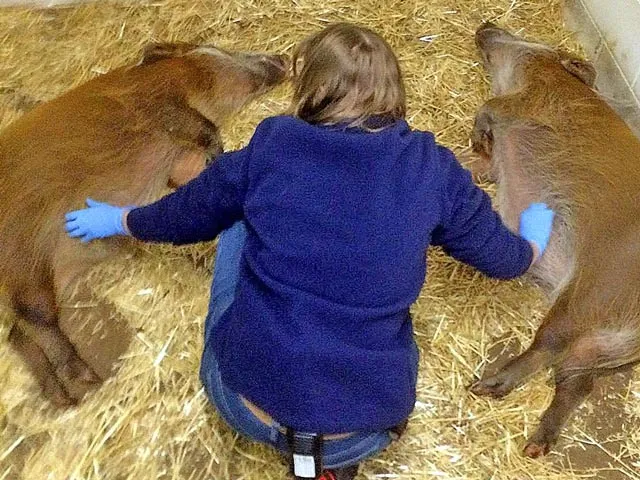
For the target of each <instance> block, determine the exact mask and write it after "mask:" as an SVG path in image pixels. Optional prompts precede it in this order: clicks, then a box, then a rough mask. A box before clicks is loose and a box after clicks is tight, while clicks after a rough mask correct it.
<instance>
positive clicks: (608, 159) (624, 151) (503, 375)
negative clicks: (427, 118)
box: [472, 24, 640, 457]
mask: <svg viewBox="0 0 640 480" xmlns="http://www.w3.org/2000/svg"><path fill="white" fill-rule="evenodd" d="M476 43H477V45H478V47H479V49H480V52H481V54H482V58H483V60H484V64H485V66H486V68H487V70H488V71H489V73H490V74H491V76H492V90H493V94H494V95H495V98H492V99H491V100H489V101H488V102H487V103H485V104H484V105H483V106H482V108H481V109H480V111H479V112H478V114H477V117H476V121H475V127H474V130H473V134H472V142H473V147H474V150H475V151H476V152H478V153H479V154H480V155H481V156H483V157H484V158H485V160H488V161H489V164H490V172H489V173H490V175H491V176H492V177H493V180H495V181H496V182H497V187H498V195H497V197H498V204H499V207H498V208H499V211H500V214H501V216H502V217H503V219H504V220H505V222H506V223H507V224H508V225H509V227H510V228H512V229H513V230H514V231H515V230H517V228H518V219H519V216H520V212H522V210H523V209H524V208H525V207H526V206H527V205H528V204H529V203H531V202H546V203H547V204H548V205H550V206H551V208H553V210H555V212H556V214H557V216H556V219H555V221H554V227H553V232H552V236H551V240H550V243H549V246H548V249H547V250H546V252H545V254H544V256H543V257H542V258H541V260H540V261H539V262H538V263H537V264H536V265H535V266H534V267H533V269H532V271H531V273H532V275H533V277H534V279H536V280H537V281H538V282H539V284H540V285H541V286H542V288H543V289H544V290H545V291H546V293H547V294H548V296H549V298H550V300H551V303H552V306H551V308H550V310H549V312H548V313H547V315H546V317H545V318H544V320H543V322H542V325H541V326H540V328H539V329H538V331H537V333H536V335H535V338H534V340H533V343H532V344H531V346H530V347H529V348H528V350H526V351H525V352H524V353H523V354H521V355H520V356H518V357H516V358H514V359H513V360H511V361H509V362H508V363H507V364H506V366H504V367H503V368H502V369H500V370H499V371H498V372H497V373H496V374H495V375H492V376H487V377H484V378H482V379H481V380H480V381H479V382H477V383H476V384H475V385H474V386H473V387H472V391H473V392H474V393H476V394H478V395H491V396H494V397H502V396H504V395H506V394H508V393H509V392H510V391H511V390H513V389H514V388H515V387H516V386H518V385H519V384H520V383H522V382H523V381H524V380H525V379H526V378H527V377H529V376H530V375H532V374H533V373H534V372H536V371H538V370H540V369H543V368H549V367H552V368H553V371H554V374H555V384H556V385H555V396H554V399H553V401H552V403H551V405H550V406H549V408H548V409H547V410H546V411H545V413H544V415H543V416H542V418H541V421H540V425H539V427H538V430H537V431H536V432H535V433H534V434H533V435H532V436H531V438H529V440H528V443H527V445H526V446H525V449H524V453H525V455H527V456H529V457H538V456H540V455H544V454H546V453H548V452H549V449H550V448H551V446H553V445H554V443H555V442H556V441H557V439H558V436H559V433H560V431H561V429H562V427H563V425H564V423H565V422H566V421H567V419H568V418H569V416H570V415H571V413H572V412H573V411H574V410H575V409H576V408H577V407H578V406H579V405H580V404H581V402H582V401H583V400H584V399H585V398H586V397H587V396H588V395H589V393H590V392H591V391H592V389H593V387H594V379H595V378H596V377H598V376H602V375H608V374H611V373H613V372H616V371H619V370H620V369H628V368H631V367H632V366H633V365H634V364H635V363H636V362H638V361H639V360H640V290H639V286H640V222H639V221H638V218H639V217H638V208H639V205H640V163H639V160H640V142H639V141H638V139H637V138H636V137H635V136H634V135H633V134H632V132H631V131H630V129H629V128H628V127H627V125H626V124H625V123H624V122H623V121H622V120H621V119H620V118H619V117H618V115H617V114H616V113H615V112H614V111H613V110H612V109H611V108H610V107H609V106H608V105H607V103H605V101H603V99H602V98H601V97H600V96H599V95H598V94H597V93H596V92H595V91H594V89H593V84H594V80H595V72H594V70H593V68H592V67H591V65H589V64H588V63H586V62H585V61H583V60H581V59H578V58H575V57H573V56H570V55H567V54H564V53H559V52H556V51H554V50H553V49H551V48H549V47H547V46H544V45H541V44H538V43H533V42H529V41H527V40H524V39H523V38H520V37H517V36H515V35H511V34H510V33H507V32H506V31H504V30H502V29H500V28H498V27H496V26H495V25H493V24H485V25H483V26H482V27H480V28H479V30H478V31H477V32H476Z"/></svg>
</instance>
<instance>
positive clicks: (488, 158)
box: [469, 97, 518, 181]
mask: <svg viewBox="0 0 640 480" xmlns="http://www.w3.org/2000/svg"><path fill="white" fill-rule="evenodd" d="M517 101H518V100H517V98H515V97H513V98H512V97H500V98H492V99H491V100H489V101H487V102H486V103H485V104H484V105H483V106H482V107H480V109H479V110H478V113H477V114H476V118H475V121H474V125H473V130H472V131H471V147H472V150H473V151H474V152H475V153H476V154H477V155H478V157H479V159H478V160H476V161H474V162H473V163H471V164H470V165H469V167H470V169H471V172H472V173H473V176H474V178H476V179H483V178H487V179H488V180H490V181H496V178H495V172H493V171H492V170H493V161H492V160H493V159H494V155H493V149H494V143H495V135H494V129H495V128H496V126H498V125H499V123H500V122H501V121H504V120H508V119H510V118H512V117H513V115H515V113H516V112H515V107H516V106H517Z"/></svg>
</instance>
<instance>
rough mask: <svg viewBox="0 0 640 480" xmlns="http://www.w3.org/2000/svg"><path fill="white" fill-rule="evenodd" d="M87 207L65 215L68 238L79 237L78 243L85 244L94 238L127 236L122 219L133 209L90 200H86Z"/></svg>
mask: <svg viewBox="0 0 640 480" xmlns="http://www.w3.org/2000/svg"><path fill="white" fill-rule="evenodd" d="M87 206H88V207H89V208H85V209H83V210H75V211H73V212H69V213H67V214H66V215H65V219H66V223H65V230H66V231H67V233H68V234H69V236H70V237H72V238H77V237H80V241H81V242H82V243H86V242H90V241H91V240H95V239H96V238H105V237H111V236H113V235H129V233H128V232H127V230H126V228H125V226H124V223H123V219H124V215H125V213H126V212H128V211H129V210H131V209H132V208H134V207H116V206H114V205H109V204H108V203H102V202H96V201H95V200H93V199H91V198H87Z"/></svg>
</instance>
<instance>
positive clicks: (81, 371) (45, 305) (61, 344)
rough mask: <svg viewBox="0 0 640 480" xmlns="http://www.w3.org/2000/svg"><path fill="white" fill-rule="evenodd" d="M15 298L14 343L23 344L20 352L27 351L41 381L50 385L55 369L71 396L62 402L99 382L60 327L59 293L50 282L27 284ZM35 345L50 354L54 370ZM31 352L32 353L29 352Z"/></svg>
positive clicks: (72, 401) (49, 360)
mask: <svg viewBox="0 0 640 480" xmlns="http://www.w3.org/2000/svg"><path fill="white" fill-rule="evenodd" d="M12 300H13V307H14V310H15V311H16V313H17V314H18V317H19V318H18V319H17V320H16V327H17V329H16V331H15V333H14V339H15V342H14V344H16V345H19V346H20V348H19V351H21V352H23V358H25V360H27V362H30V365H31V367H32V368H31V369H32V370H33V371H34V372H35V373H36V375H38V373H40V375H39V377H40V378H39V380H40V383H41V384H42V385H49V384H50V383H51V382H50V381H49V380H47V379H46V378H48V376H49V375H50V374H51V372H54V373H55V376H56V378H57V380H58V382H59V383H60V384H61V385H63V386H64V390H65V392H66V395H67V397H68V398H69V399H70V400H69V401H61V402H60V403H61V404H62V405H64V404H68V403H75V402H77V401H78V400H80V399H81V398H82V397H83V396H84V394H85V393H86V391H87V390H88V389H89V388H91V387H92V386H94V385H95V383H96V382H97V381H98V378H97V377H96V375H95V374H94V373H93V371H92V370H91V369H90V368H89V367H88V366H87V365H86V364H85V363H84V362H83V361H82V360H81V359H80V357H78V355H77V354H76V352H75V349H74V348H73V345H72V344H71V343H70V342H69V339H68V338H67V337H66V336H65V335H64V333H63V332H62V331H61V330H60V328H59V325H58V309H57V304H56V301H55V295H54V293H53V291H52V289H51V288H50V287H49V284H48V283H45V284H44V285H39V286H24V287H23V288H21V289H20V290H19V291H17V292H16V293H14V295H13V298H12ZM28 342H33V343H34V344H35V346H32V347H27V346H26V345H27V344H28ZM35 347H37V348H38V349H39V350H40V351H41V352H42V354H43V355H44V357H46V359H47V361H48V362H49V364H50V366H51V368H50V369H49V368H42V365H44V361H43V358H42V356H40V355H39V354H37V353H36V352H37V349H36V348H35ZM27 351H28V352H29V353H30V354H29V355H26V354H25V353H26V352H27ZM45 377H46V378H45ZM54 390H55V389H54ZM45 393H47V392H45ZM61 397H62V395H61V394H59V392H55V395H54V396H53V397H51V398H52V399H54V400H55V399H57V398H61Z"/></svg>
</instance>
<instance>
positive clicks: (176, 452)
mask: <svg viewBox="0 0 640 480" xmlns="http://www.w3.org/2000/svg"><path fill="white" fill-rule="evenodd" d="M482 19H497V20H498V21H499V22H500V23H503V24H505V25H508V26H509V28H511V29H513V30H522V31H523V32H524V33H525V34H528V35H531V36H532V37H535V38H539V39H541V40H544V41H547V42H550V43H551V44H553V45H560V44H566V45H568V47H570V48H573V49H575V48H576V45H575V44H574V43H573V42H572V41H571V39H570V36H569V35H568V33H567V32H566V31H565V30H564V29H563V27H562V22H561V19H560V5H559V0H538V1H519V0H479V1H473V0H457V1H452V0H430V1H424V0H405V1H402V0H388V1H382V0H378V1H366V0H359V1H354V2H341V1H337V0H325V1H322V2H317V1H313V0H294V1H285V0H273V1H266V0H229V1H225V2H222V1H220V2H208V1H204V0H200V1H199V0H156V1H151V0H145V1H142V2H134V1H131V2H128V3H110V2H109V3H100V4H98V3H94V4H89V5H82V6H78V7H69V8H59V9H51V10H46V9H45V10H31V11H28V10H21V9H5V10H0V32H2V34H1V35H0V58H1V62H0V102H1V104H2V110H1V112H0V115H1V116H0V121H1V124H2V125H6V124H7V123H8V122H10V121H11V120H13V119H15V118H17V117H18V116H19V115H20V114H21V113H22V112H23V111H25V110H26V109H28V108H30V107H31V106H32V105H34V104H35V103H37V102H39V101H43V100H47V99H50V98H52V97H54V96H56V95H58V94H60V93H61V92H63V91H65V90H67V89H68V88H70V87H72V86H74V85H77V84H79V83H81V82H84V81H86V80H87V79H89V78H91V77H93V76H96V75H99V74H101V73H103V72H106V71H108V70H109V69H111V68H113V67H116V66H119V65H121V64H123V63H126V62H129V61H133V60H134V59H136V58H137V56H138V53H139V52H140V50H141V47H142V45H143V44H144V43H146V42H148V41H150V40H192V41H198V42H209V43H215V44H219V45H221V46H223V47H227V48H231V49H253V50H263V49H268V50H274V51H290V50H291V48H292V47H293V45H294V44H295V43H296V42H297V41H299V40H300V39H301V38H303V37H304V36H305V35H307V34H309V33H311V32H315V31H317V30H318V29H319V28H321V27H322V26H324V25H326V24H327V23H328V22H332V21H337V20H346V21H355V22H358V23H361V24H364V25H367V26H369V27H371V28H373V29H375V30H377V31H378V32H380V33H382V34H383V35H384V37H385V38H387V39H388V40H389V42H390V43H391V44H392V45H393V47H394V48H395V49H396V51H397V53H398V56H399V58H400V61H401V64H402V67H403V70H404V73H405V77H406V82H407V90H408V95H409V120H410V122H411V123H412V124H413V126H415V127H416V128H421V129H429V130H432V131H434V132H435V133H436V134H437V137H438V139H439V141H440V142H442V143H444V144H445V145H448V146H450V147H452V148H453V149H454V150H455V151H456V152H458V153H459V152H461V151H463V150H464V149H466V148H467V147H468V133H469V131H470V128H471V122H472V118H473V115H474V112H475V110H476V109H477V108H478V107H479V105H480V104H481V103H482V102H483V100H484V99H486V98H487V95H488V94H487V82H486V81H485V76H484V73H483V71H482V69H481V67H480V66H479V65H478V63H477V55H476V53H475V51H474V47H473V39H472V36H473V32H474V30H475V28H476V26H477V25H478V24H479V23H480V21H481V20H482ZM421 39H422V40H421ZM288 94H289V90H288V88H287V87H282V88H280V89H279V90H277V91H276V92H274V93H273V94H271V95H269V96H268V97H265V98H263V99H262V100H260V101H258V102H256V103H254V104H252V105H251V106H249V107H248V108H247V109H245V110H244V112H243V113H242V114H241V115H240V116H239V117H237V118H236V119H234V120H233V121H232V122H229V124H228V125H227V126H226V127H225V129H224V132H223V134H224V139H225V144H226V147H227V148H236V147H240V146H241V145H243V144H244V143H245V142H246V141H247V140H248V138H249V137H250V135H251V133H252V130H253V128H254V127H255V125H256V124H257V122H258V121H259V120H260V119H261V118H263V117H264V116H267V115H271V114H274V113H278V112H281V111H283V110H284V108H285V107H286V105H287V95H288ZM488 188H490V187H488ZM212 248H213V246H212V245H209V246H205V247H197V248H190V249H183V250H178V249H172V248H167V247H152V246H143V247H141V249H140V251H139V252H137V253H134V254H131V255H130V256H129V257H126V258H121V259H118V260H117V261H115V262H113V263H112V264H109V265H106V266H104V267H103V268H101V269H100V270H99V271H97V272H94V276H93V277H92V278H91V284H92V285H95V293H96V295H98V296H100V297H101V298H104V299H107V300H109V301H111V302H113V304H114V305H115V306H116V308H117V310H118V311H119V312H120V313H121V314H122V315H123V316H124V317H125V318H126V319H128V321H129V322H130V323H131V324H132V325H133V326H134V327H135V328H137V331H138V333H137V336H136V338H135V340H134V341H133V343H132V346H131V348H130V350H129V352H128V354H127V356H126V358H125V359H124V362H123V365H122V368H121V370H120V371H119V373H118V374H117V376H116V377H115V378H113V379H111V380H110V381H108V382H107V383H106V384H105V385H104V386H103V388H101V389H100V390H98V391H97V392H96V393H95V394H93V395H91V396H90V398H88V399H87V401H86V402H85V403H84V404H83V405H82V406H81V407H79V408H77V409H74V410H69V411H67V412H55V411H52V410H50V409H49V407H48V406H47V405H46V404H45V402H43V400H42V399H41V397H40V396H39V395H38V393H37V388H36V387H35V385H34V384H33V381H32V379H31V377H30V376H29V375H28V374H27V372H26V369H25V368H24V367H23V365H22V363H21V362H20V361H19V359H18V357H17V356H16V355H15V354H14V353H12V352H11V351H10V349H9V348H8V347H7V345H6V340H5V339H6V335H7V333H8V326H9V324H10V315H9V312H8V311H7V310H2V311H0V316H2V320H1V321H0V338H2V339H3V340H2V342H3V345H2V346H1V347H0V378H1V379H2V389H1V390H0V431H1V432H2V433H1V434H0V479H2V480H4V479H17V478H24V479H28V480H31V479H38V480H40V479H48V478H51V479H152V478H162V479H190V480H191V479H193V480H195V479H204V478H215V479H221V480H222V479H231V478H233V479H247V480H252V479H264V480H266V479H277V478H283V477H284V475H285V472H286V468H285V466H284V465H283V464H282V462H281V461H280V459H279V457H278V456H277V455H276V454H275V453H274V452H272V451H271V450H270V449H268V448H266V447H261V446H258V445H255V444H253V443H251V442H248V441H246V440H244V439H241V438H237V437H236V436H235V435H234V434H233V433H232V432H231V431H230V430H229V429H228V428H227V427H226V426H225V425H224V424H223V423H222V422H221V420H220V419H219V418H218V416H217V415H216V414H215V412H214V411H213V409H212V408H211V407H210V406H209V405H208V404H207V401H206V399H205V397H204V395H203V392H202V389H201V387H200V385H199V382H198V377H197V371H198V362H199V357H200V353H201V350H202V323H203V319H204V316H205V314H206V309H207V295H208V286H209V282H210V274H209V273H208V270H207V269H203V268H197V267H195V266H194V265H196V264H197V263H199V262H200V263H202V261H203V260H202V259H203V258H210V256H211V252H212ZM185 253H186V255H185ZM430 261H431V263H430V275H429V282H428V283H427V285H426V286H425V287H424V288H423V290H422V292H421V294H420V298H419V299H418V301H417V302H416V304H415V306H414V308H413V313H414V320H415V329H416V336H417V339H418V343H419V346H420V350H421V353H422V357H421V365H420V381H419V386H418V402H417V404H416V409H415V411H414V413H413V415H412V417H411V422H410V425H409V429H408V431H407V433H406V435H405V436H404V437H403V439H402V440H401V441H400V442H399V443H397V444H396V445H394V446H392V447H391V448H390V449H389V451H388V452H386V453H385V454H384V455H382V456H380V457H378V458H376V459H373V460H371V461H369V462H366V463H365V464H364V468H363V474H362V478H365V477H366V478H399V479H407V480H408V479H420V478H448V479H489V478H491V479H496V480H498V479H505V480H507V479H509V480H511V479H545V480H551V479H577V478H601V479H605V478H607V479H609V478H611V479H614V478H639V477H638V474H637V471H638V470H639V469H640V463H639V462H640V460H639V458H640V426H638V425H637V423H636V424H634V423H633V422H632V420H633V419H634V418H638V417H640V398H639V397H640V382H639V377H638V374H637V373H636V375H635V376H634V377H633V378H632V379H626V380H625V381H624V382H622V383H623V384H622V385H619V386H618V387H622V388H617V390H615V393H610V392H608V391H607V392H606V395H605V396H603V397H602V398H603V399H604V404H603V405H600V406H598V405H597V404H596V403H595V400H594V401H591V402H588V403H587V404H586V406H585V407H583V409H582V410H583V411H584V412H586V413H589V414H590V415H589V416H588V417H587V416H584V418H582V417H583V416H582V415H579V417H580V418H578V419H577V420H576V421H575V422H574V423H573V426H572V427H571V428H568V429H566V430H565V435H566V438H565V439H564V440H563V442H564V444H568V443H571V445H572V448H573V449H574V450H579V451H582V450H581V449H582V448H583V447H584V448H585V450H584V452H586V453H584V452H583V454H582V455H579V454H574V453H575V452H574V453H572V452H569V451H568V450H563V449H562V445H561V450H560V451H559V452H558V453H554V454H553V455H551V457H550V458H549V459H547V460H543V461H530V460H527V459H525V458H523V457H522V456H521V454H520V450H521V448H522V444H523V439H524V438H525V437H526V435H527V434H529V433H530V432H531V430H532V429H533V428H534V427H535V425H536V424H537V418H538V416H539V414H540V413H541V411H542V409H543V408H544V407H545V406H546V405H547V404H548V402H549V400H550V398H551V395H552V388H551V387H550V385H549V384H548V381H547V377H546V376H545V375H538V376H537V377H535V378H534V379H533V380H532V381H531V382H529V383H528V384H527V385H526V386H524V387H522V388H519V389H518V390H517V391H515V392H514V393H512V394H511V395H509V397H508V398H506V399H505V400H503V401H493V400H486V399H477V398H474V397H473V396H471V395H470V394H469V393H468V392H467V389H466V387H467V385H469V384H470V383H471V381H472V380H473V378H474V376H476V375H479V374H480V373H481V372H482V371H483V369H484V368H485V366H486V365H487V364H488V363H490V362H491V361H492V360H493V358H494V357H495V356H497V354H498V353H500V351H501V350H502V349H504V350H505V351H514V350H515V351H518V350H519V349H521V348H522V347H523V346H526V345H527V344H528V343H529V341H530V340H531V338H532V335H533V332H534V330H535V328H536V326H537V324H538V323H539V321H540V318H541V313H542V312H543V311H544V304H543V302H542V300H541V299H540V298H539V296H538V293H537V292H536V291H535V290H533V289H531V288H529V287H526V286H524V285H522V284H520V283H519V282H510V283H506V282H504V283H500V282H495V281H490V280H487V279H485V278H483V277H481V276H480V275H479V274H477V273H475V272H473V271H472V270H471V269H469V268H466V267H464V266H462V265H460V264H458V263H456V262H454V261H453V260H451V259H449V258H447V257H445V256H444V255H442V253H441V252H439V251H437V250H434V251H432V252H431V253H430ZM625 384H626V387H625ZM612 405H614V406H617V407H618V411H619V413H620V415H621V418H622V420H621V422H622V423H624V425H623V426H620V427H618V428H615V429H613V432H611V436H610V438H605V437H603V436H601V435H600V432H599V431H598V430H597V428H594V427H593V426H590V425H589V424H588V422H587V421H586V420H585V419H587V418H591V417H593V416H598V414H599V413H600V415H601V416H602V411H603V410H605V409H606V412H610V411H611V409H610V408H608V407H610V406H612ZM589 410H594V411H593V412H589ZM591 413H592V414H591ZM604 415H605V416H604V418H605V419H608V417H607V415H609V413H605V414H604ZM616 418H617V417H616ZM616 421H618V420H613V419H612V422H613V423H614V424H615V422H616ZM585 422H586V423H585ZM605 423H606V422H605ZM616 440H617V441H618V442H619V443H615V442H616ZM589 444H593V445H589ZM595 452H601V453H602V452H605V453H604V454H603V455H601V456H599V457H597V456H596V455H595ZM578 453H579V452H578ZM585 455H586V457H587V461H585V460H584V457H585ZM596 457H597V461H592V462H591V461H590V460H591V459H593V458H596ZM562 463H563V464H564V468H563V469H558V468H557V466H558V465H560V464H562ZM585 466H586V467H593V468H594V469H597V470H594V469H592V470H590V471H585V470H584V467H585Z"/></svg>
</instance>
